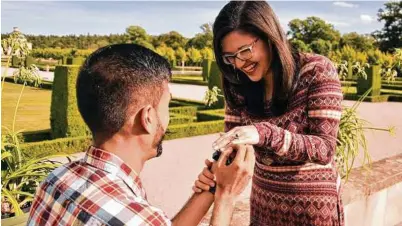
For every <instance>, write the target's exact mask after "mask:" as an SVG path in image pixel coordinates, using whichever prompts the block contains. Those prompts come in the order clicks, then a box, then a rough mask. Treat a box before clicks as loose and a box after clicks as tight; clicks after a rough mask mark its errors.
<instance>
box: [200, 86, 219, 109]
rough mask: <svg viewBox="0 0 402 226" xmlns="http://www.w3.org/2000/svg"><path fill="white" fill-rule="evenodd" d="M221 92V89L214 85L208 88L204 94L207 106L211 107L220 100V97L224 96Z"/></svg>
mask: <svg viewBox="0 0 402 226" xmlns="http://www.w3.org/2000/svg"><path fill="white" fill-rule="evenodd" d="M220 93H221V90H220V89H219V88H218V87H216V86H214V87H213V88H212V89H208V90H207V91H206V92H205V96H204V103H205V105H206V106H208V107H210V106H211V105H213V104H214V103H216V102H218V101H219V100H218V97H223V95H222V94H220Z"/></svg>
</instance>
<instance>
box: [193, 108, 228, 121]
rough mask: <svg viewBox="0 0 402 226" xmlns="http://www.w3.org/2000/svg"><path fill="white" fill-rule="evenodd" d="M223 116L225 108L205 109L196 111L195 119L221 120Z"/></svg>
mask: <svg viewBox="0 0 402 226" xmlns="http://www.w3.org/2000/svg"><path fill="white" fill-rule="evenodd" d="M224 118H225V110H224V109H217V110H206V111H199V112H197V121H198V122H204V121H213V120H223V119H224Z"/></svg>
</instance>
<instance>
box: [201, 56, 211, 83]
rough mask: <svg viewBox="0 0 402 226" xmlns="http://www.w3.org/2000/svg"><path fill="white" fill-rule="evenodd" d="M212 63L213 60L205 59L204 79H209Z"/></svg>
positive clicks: (203, 66) (203, 63)
mask: <svg viewBox="0 0 402 226" xmlns="http://www.w3.org/2000/svg"><path fill="white" fill-rule="evenodd" d="M211 63H212V60H203V61H202V80H204V81H208V79H209V75H210V71H211Z"/></svg>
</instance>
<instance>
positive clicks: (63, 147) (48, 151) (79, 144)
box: [20, 120, 224, 158]
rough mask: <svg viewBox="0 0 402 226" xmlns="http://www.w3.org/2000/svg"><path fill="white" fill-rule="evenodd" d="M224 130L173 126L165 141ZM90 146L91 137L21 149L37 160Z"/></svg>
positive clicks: (215, 124) (215, 125)
mask: <svg viewBox="0 0 402 226" xmlns="http://www.w3.org/2000/svg"><path fill="white" fill-rule="evenodd" d="M223 128H224V121H223V120H215V121H209V122H197V123H196V122H194V123H188V124H180V125H171V126H169V127H168V130H167V133H166V137H165V140H172V139H177V138H183V137H191V136H199V135H206V134H212V133H218V132H222V131H223ZM90 144H91V138H90V137H89V136H79V137H69V138H59V139H54V140H49V141H41V142H33V143H26V144H21V146H20V147H21V150H22V152H23V154H24V156H26V157H28V158H36V157H44V156H49V155H53V154H74V153H78V152H83V151H86V149H87V148H88V146H89V145H90Z"/></svg>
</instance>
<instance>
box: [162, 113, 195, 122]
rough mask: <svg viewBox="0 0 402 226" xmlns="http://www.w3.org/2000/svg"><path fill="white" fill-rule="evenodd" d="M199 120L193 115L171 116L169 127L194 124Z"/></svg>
mask: <svg viewBox="0 0 402 226" xmlns="http://www.w3.org/2000/svg"><path fill="white" fill-rule="evenodd" d="M196 119H197V118H196V117H194V116H192V115H180V114H174V113H172V114H170V122H169V125H178V124H186V123H191V122H194V121H195V120H196Z"/></svg>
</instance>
